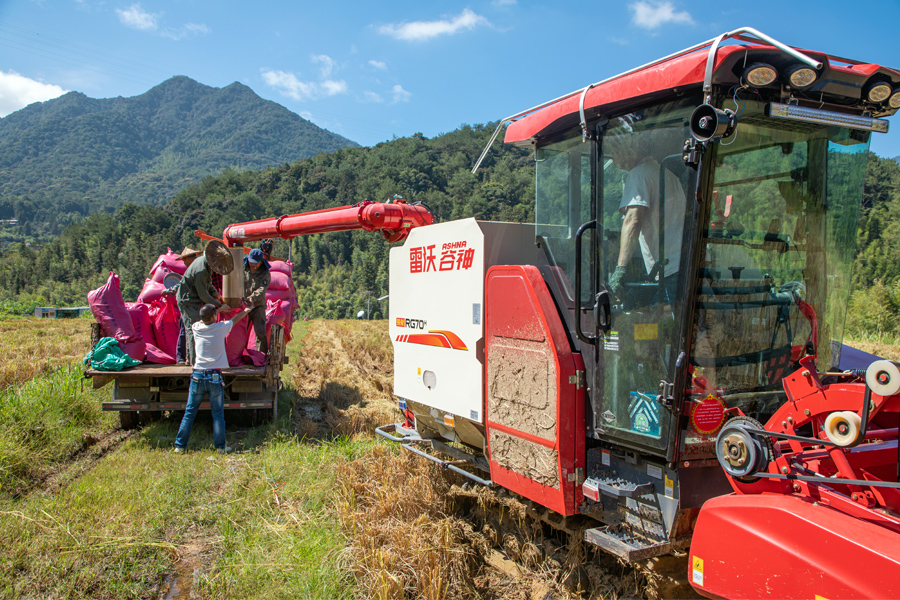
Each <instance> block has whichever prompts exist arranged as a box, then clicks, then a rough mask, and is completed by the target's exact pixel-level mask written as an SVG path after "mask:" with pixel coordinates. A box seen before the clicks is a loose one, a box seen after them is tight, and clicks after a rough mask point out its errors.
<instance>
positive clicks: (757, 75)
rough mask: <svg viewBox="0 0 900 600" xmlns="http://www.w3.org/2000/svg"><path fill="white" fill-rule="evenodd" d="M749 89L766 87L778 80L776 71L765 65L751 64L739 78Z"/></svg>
mask: <svg viewBox="0 0 900 600" xmlns="http://www.w3.org/2000/svg"><path fill="white" fill-rule="evenodd" d="M741 77H742V79H743V80H744V81H746V82H747V83H748V84H749V85H750V86H751V87H757V88H758V87H766V86H767V85H770V84H772V83H773V82H774V81H775V80H776V79H778V71H776V70H775V67H773V66H772V65H769V64H766V63H753V64H752V65H750V66H749V67H747V68H746V69H744V74H743V75H742V76H741Z"/></svg>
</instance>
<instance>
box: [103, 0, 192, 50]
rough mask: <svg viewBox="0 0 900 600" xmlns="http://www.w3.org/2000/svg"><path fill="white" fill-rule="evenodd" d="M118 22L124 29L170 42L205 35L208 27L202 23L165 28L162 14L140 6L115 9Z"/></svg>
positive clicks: (138, 4) (134, 5) (137, 4)
mask: <svg viewBox="0 0 900 600" xmlns="http://www.w3.org/2000/svg"><path fill="white" fill-rule="evenodd" d="M116 13H117V14H118V15H119V21H120V22H121V23H122V24H123V25H125V26H126V27H130V28H132V29H138V30H140V31H148V32H155V33H157V35H160V36H162V37H165V38H169V39H170V40H176V41H177V40H183V39H184V38H186V37H191V36H199V35H207V34H208V33H209V32H210V29H209V27H207V26H206V25H204V24H203V23H185V24H184V25H182V26H181V27H167V26H165V23H164V22H162V16H163V13H158V14H153V13H149V12H147V11H146V10H144V8H143V7H142V6H141V5H140V3H136V4H132V5H131V6H129V7H128V8H126V9H122V8H117V9H116Z"/></svg>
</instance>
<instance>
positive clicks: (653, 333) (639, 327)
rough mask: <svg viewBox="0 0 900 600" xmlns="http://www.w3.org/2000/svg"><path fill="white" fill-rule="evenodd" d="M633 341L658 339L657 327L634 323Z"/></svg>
mask: <svg viewBox="0 0 900 600" xmlns="http://www.w3.org/2000/svg"><path fill="white" fill-rule="evenodd" d="M634 339H635V340H656V339H659V326H658V325H657V324H656V323H635V324H634Z"/></svg>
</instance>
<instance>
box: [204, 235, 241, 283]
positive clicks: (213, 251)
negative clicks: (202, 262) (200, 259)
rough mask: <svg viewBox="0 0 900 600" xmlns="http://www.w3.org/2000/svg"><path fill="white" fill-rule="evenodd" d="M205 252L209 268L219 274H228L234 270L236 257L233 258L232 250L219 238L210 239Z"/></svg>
mask: <svg viewBox="0 0 900 600" xmlns="http://www.w3.org/2000/svg"><path fill="white" fill-rule="evenodd" d="M203 254H204V255H205V256H206V264H208V265H209V268H210V269H212V270H213V271H215V272H216V273H218V274H219V275H228V274H229V273H231V271H233V270H234V259H233V258H231V252H229V251H228V247H227V246H225V244H223V243H222V242H220V241H219V240H210V242H209V243H208V244H206V250H205V251H204V252H203Z"/></svg>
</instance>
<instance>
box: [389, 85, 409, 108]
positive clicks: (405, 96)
mask: <svg viewBox="0 0 900 600" xmlns="http://www.w3.org/2000/svg"><path fill="white" fill-rule="evenodd" d="M391 94H392V95H393V97H394V104H396V103H398V102H409V99H410V98H411V97H412V94H410V93H409V92H407V91H406V90H404V89H403V86H402V85H400V84H399V83H398V84H397V85H395V86H394V87H392V88H391Z"/></svg>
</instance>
